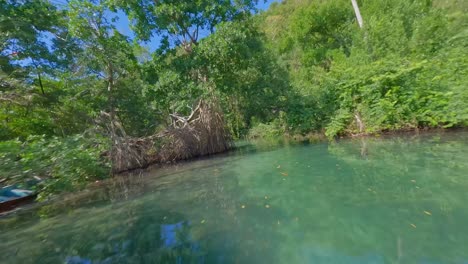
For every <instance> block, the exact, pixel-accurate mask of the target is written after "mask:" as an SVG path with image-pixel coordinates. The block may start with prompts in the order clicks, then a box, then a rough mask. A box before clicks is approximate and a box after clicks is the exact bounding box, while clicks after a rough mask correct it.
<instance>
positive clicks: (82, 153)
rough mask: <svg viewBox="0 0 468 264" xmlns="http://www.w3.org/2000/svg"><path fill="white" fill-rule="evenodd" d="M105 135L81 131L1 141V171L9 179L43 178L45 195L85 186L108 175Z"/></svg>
mask: <svg viewBox="0 0 468 264" xmlns="http://www.w3.org/2000/svg"><path fill="white" fill-rule="evenodd" d="M107 144H108V143H107V142H106V140H105V139H102V138H98V139H94V140H90V139H89V138H87V137H85V136H82V135H77V136H71V137H67V138H57V137H54V138H46V137H44V136H30V137H28V138H27V140H26V141H24V142H21V141H19V140H10V141H2V142H0V171H2V175H3V177H4V178H5V179H6V180H7V181H8V182H9V183H24V182H30V181H34V180H35V177H39V178H43V179H44V181H43V182H41V183H40V184H39V185H38V186H36V188H37V189H38V191H40V192H41V194H40V195H41V197H42V198H45V197H47V195H49V194H52V193H57V192H62V191H71V190H74V189H77V188H81V187H84V186H85V184H86V183H87V182H89V181H94V180H99V179H102V178H105V177H107V175H108V173H109V171H108V168H109V165H108V164H107V163H106V161H105V159H104V157H102V153H103V152H104V151H105V150H106V149H107Z"/></svg>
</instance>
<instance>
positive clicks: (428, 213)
mask: <svg viewBox="0 0 468 264" xmlns="http://www.w3.org/2000/svg"><path fill="white" fill-rule="evenodd" d="M424 213H425V214H427V215H432V214H431V212H428V211H424Z"/></svg>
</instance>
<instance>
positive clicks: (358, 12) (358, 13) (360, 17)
mask: <svg viewBox="0 0 468 264" xmlns="http://www.w3.org/2000/svg"><path fill="white" fill-rule="evenodd" d="M351 3H352V4H353V8H354V13H356V19H357V21H358V24H359V27H360V28H362V27H363V25H364V21H362V16H361V11H359V6H358V3H357V1H356V0H351Z"/></svg>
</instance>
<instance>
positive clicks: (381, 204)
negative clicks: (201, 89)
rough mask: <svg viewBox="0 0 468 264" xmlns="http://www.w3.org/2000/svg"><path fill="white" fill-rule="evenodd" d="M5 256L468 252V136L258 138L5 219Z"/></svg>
mask: <svg viewBox="0 0 468 264" xmlns="http://www.w3.org/2000/svg"><path fill="white" fill-rule="evenodd" d="M0 263H351V264H352V263H468V133H467V132H457V133H445V134H426V135H420V136H396V137H391V138H380V139H379V138H364V139H353V140H341V141H339V142H336V143H330V144H329V143H319V144H308V145H307V144H296V145H282V146H276V147H273V146H269V145H265V144H263V145H262V144H260V145H256V146H246V147H243V148H240V149H239V150H238V151H236V152H233V153H230V154H229V155H224V156H217V157H215V158H211V159H205V160H199V161H195V162H190V163H185V164H181V165H178V166H173V167H168V168H163V169H155V170H151V171H149V172H147V173H144V174H141V175H135V176H133V177H131V178H127V179H126V178H119V179H116V180H115V181H112V182H110V183H106V184H104V185H101V186H97V187H93V188H90V189H89V190H86V191H84V192H81V193H77V194H73V195H69V196H65V197H61V198H60V199H58V200H56V201H55V202H54V203H51V204H48V205H46V206H43V207H40V208H32V209H30V210H26V211H22V212H20V213H19V214H16V215H10V216H8V217H3V218H0Z"/></svg>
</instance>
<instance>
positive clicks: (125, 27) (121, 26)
mask: <svg viewBox="0 0 468 264" xmlns="http://www.w3.org/2000/svg"><path fill="white" fill-rule="evenodd" d="M273 2H280V0H260V1H259V3H258V4H257V8H258V9H259V10H266V9H267V8H268V7H269V6H270V5H271V4H272V3H273ZM117 17H118V18H119V19H118V21H117V22H116V26H117V30H119V32H120V33H122V34H124V35H126V36H128V37H130V38H133V37H134V35H133V32H132V30H131V29H130V25H129V20H128V18H127V16H126V15H125V14H124V13H123V12H122V11H119V12H118V13H117ZM159 40H160V39H159V38H158V37H153V38H152V39H151V40H150V41H149V42H147V43H142V44H143V45H144V46H146V47H147V48H148V49H149V50H150V51H154V50H155V49H156V48H157V47H158V45H159Z"/></svg>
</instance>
